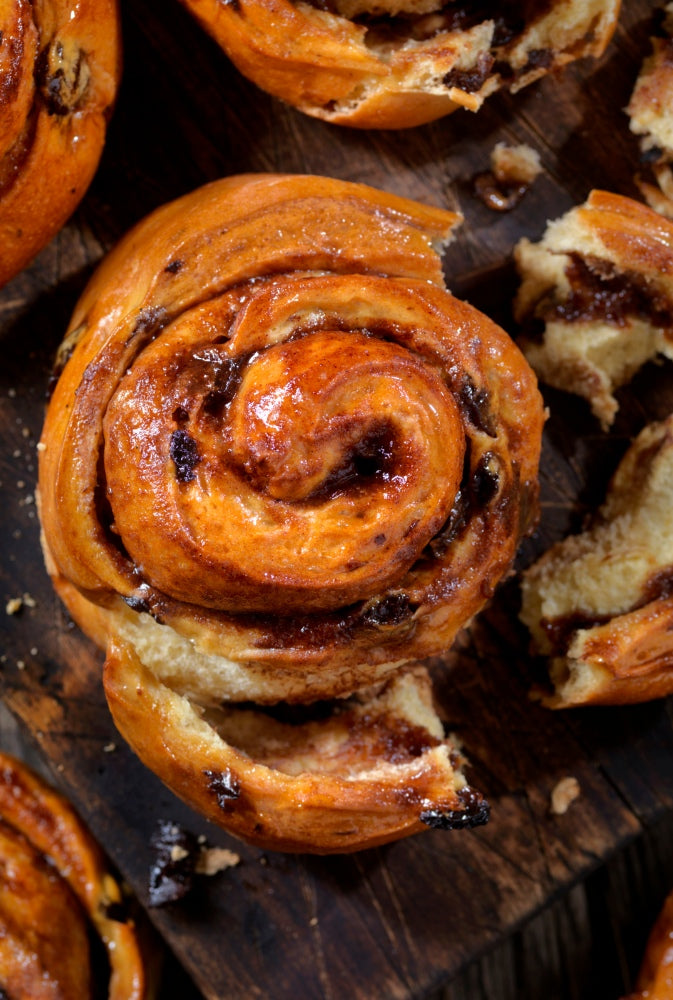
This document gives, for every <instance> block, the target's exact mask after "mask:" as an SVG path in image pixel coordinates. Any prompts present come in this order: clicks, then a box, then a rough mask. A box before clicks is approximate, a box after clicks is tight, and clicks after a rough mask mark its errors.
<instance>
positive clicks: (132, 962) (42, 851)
mask: <svg viewBox="0 0 673 1000" xmlns="http://www.w3.org/2000/svg"><path fill="white" fill-rule="evenodd" d="M89 927H91V928H93V930H94V932H95V934H96V935H97V937H99V938H100V941H101V942H102V944H103V946H104V948H105V952H106V955H107V966H108V968H107V969H106V967H105V963H101V962H100V961H96V960H95V958H94V955H93V954H92V949H91V943H90V931H89ZM147 969H148V966H147V963H146V955H145V954H144V953H143V951H142V950H141V946H140V943H139V938H138V933H137V929H136V926H135V924H134V921H133V919H132V918H131V916H130V914H129V912H128V907H127V902H126V900H125V899H124V897H123V895H122V891H121V889H120V887H119V884H118V883H117V881H116V879H115V878H114V877H113V876H112V874H111V873H110V872H109V871H108V867H107V864H106V862H105V859H104V858H103V856H102V854H101V852H100V849H99V848H98V846H97V844H96V843H95V842H94V841H93V839H92V837H91V835H90V834H89V833H88V831H87V830H86V829H85V828H84V827H83V825H82V823H81V821H80V820H79V818H78V817H77V816H76V814H75V813H74V811H73V809H72V808H71V806H70V805H69V804H68V802H66V800H65V799H64V798H62V797H61V796H60V795H58V794H57V793H56V792H55V791H54V790H53V789H51V788H49V787H48V786H47V785H46V784H45V783H44V782H43V781H42V779H41V778H38V776H37V775H36V774H34V773H33V772H32V771H30V770H29V769H28V768H27V767H26V766H25V765H23V764H21V763H20V762H19V761H18V760H16V759H14V758H13V757H11V756H9V755H8V754H5V753H0V992H1V993H2V996H7V997H11V998H12V1000H42V998H44V1000H47V998H50V1000H51V998H55V997H63V998H66V1000H71V998H75V997H82V998H83V997H90V996H93V995H94V992H95V995H96V996H99V995H102V994H101V993H100V988H101V986H102V985H103V984H104V981H105V980H107V981H108V982H109V985H108V989H107V996H109V997H110V1000H149V998H150V997H152V996H155V989H154V987H155V985H156V983H154V982H151V981H150V980H151V979H152V977H151V976H149V975H148V972H147Z"/></svg>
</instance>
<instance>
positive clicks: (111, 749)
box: [103, 743, 117, 753]
mask: <svg viewBox="0 0 673 1000" xmlns="http://www.w3.org/2000/svg"><path fill="white" fill-rule="evenodd" d="M116 749H117V744H116V743H106V744H105V746H104V747H103V753H113V752H114V751H115V750H116Z"/></svg>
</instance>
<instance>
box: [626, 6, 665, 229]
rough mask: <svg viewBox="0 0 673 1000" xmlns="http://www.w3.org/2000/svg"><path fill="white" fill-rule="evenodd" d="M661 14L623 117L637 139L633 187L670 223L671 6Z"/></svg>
mask: <svg viewBox="0 0 673 1000" xmlns="http://www.w3.org/2000/svg"><path fill="white" fill-rule="evenodd" d="M664 12H665V17H664V22H663V25H662V34H661V35H658V36H657V37H655V38H653V39H652V54H651V55H650V56H648V58H647V59H645V61H644V62H643V65H642V68H641V70H640V73H639V74H638V79H637V80H636V85H635V87H634V89H633V94H632V95H631V100H630V101H629V104H628V107H627V109H626V113H627V115H628V116H629V125H630V128H631V131H632V132H634V133H635V134H636V135H637V136H639V137H640V149H641V159H642V161H643V167H642V171H641V172H640V174H639V175H638V176H637V177H636V183H637V184H638V187H639V188H640V191H641V193H642V195H643V197H644V198H645V200H646V201H647V203H648V205H649V206H650V207H651V208H653V209H654V210H655V211H656V212H660V213H661V214H662V215H665V216H666V218H668V219H673V170H672V169H671V165H672V164H673V3H669V4H667V5H666V6H665V7H664Z"/></svg>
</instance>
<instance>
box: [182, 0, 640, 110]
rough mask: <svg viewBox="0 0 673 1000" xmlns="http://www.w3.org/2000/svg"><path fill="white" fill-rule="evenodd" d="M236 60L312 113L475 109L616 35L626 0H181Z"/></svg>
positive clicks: (598, 47) (592, 51)
mask: <svg viewBox="0 0 673 1000" xmlns="http://www.w3.org/2000/svg"><path fill="white" fill-rule="evenodd" d="M183 3H184V4H185V6H186V7H187V8H188V9H189V10H190V11H191V12H192V13H193V14H194V15H195V16H196V18H197V19H198V20H199V22H200V23H201V24H202V25H203V27H204V28H205V29H206V31H208V32H209V33H210V34H211V35H212V36H213V38H214V39H215V40H216V41H217V42H218V44H219V45H221V46H222V48H223V49H224V50H225V52H226V53H227V55H228V56H229V57H230V59H231V60H232V61H233V62H234V63H235V64H236V66H237V67H238V69H239V70H240V71H241V72H242V73H243V74H244V75H245V76H247V77H248V78H249V79H251V80H252V81H253V82H254V83H256V84H257V85H258V86H260V87H262V89H264V90H266V91H268V92H269V93H270V94H274V95H275V96H276V97H280V98H282V99H283V100H284V101H287V102H288V103H289V104H292V105H294V106H295V107H297V108H299V109H300V110H301V111H304V112H306V113H307V114H310V115H314V116H315V117H317V118H323V119H325V120H326V121H330V122H334V123H336V124H338V125H350V126H356V127H358V128H405V127H408V126H412V125H421V124H423V123H424V122H429V121H432V120H433V119H435V118H441V117H442V116H443V115H446V114H449V113H450V112H451V111H454V110H455V109H456V108H459V107H463V108H467V109H469V110H470V111H476V110H477V109H478V108H479V107H480V106H481V104H482V103H483V101H484V99H485V98H486V97H488V96H489V94H492V93H493V92H494V91H496V90H498V89H499V88H501V87H506V88H508V89H509V90H511V91H516V90H519V89H520V88H521V87H524V86H526V85H527V84H529V83H531V82H532V81H533V80H537V79H538V78H539V77H541V76H543V75H544V74H545V73H548V72H550V71H551V70H555V69H558V68H559V67H561V66H564V65H565V64H566V63H568V62H571V61H572V60H574V59H577V58H579V57H581V56H589V55H591V56H598V55H600V54H601V53H602V52H603V50H604V49H605V47H606V45H607V44H608V42H609V40H610V38H611V36H612V32H613V31H614V27H615V24H616V21H617V16H618V13H619V6H620V5H619V0H552V2H550V3H533V4H528V5H524V6H516V5H511V6H510V7H509V8H503V7H502V5H498V4H485V5H484V4H477V3H460V2H458V3H455V2H450V3H443V2H442V0H314V2H313V3H308V2H303V0H299V2H293V0H235V2H230V3H222V2H221V0H183Z"/></svg>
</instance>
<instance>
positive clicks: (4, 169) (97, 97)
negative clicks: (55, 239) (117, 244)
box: [0, 0, 120, 285]
mask: <svg viewBox="0 0 673 1000" xmlns="http://www.w3.org/2000/svg"><path fill="white" fill-rule="evenodd" d="M0 38H2V44H0V285H3V284H5V282H7V281H9V279H10V278H12V277H13V276H14V275H15V274H17V273H18V271H20V270H21V268H22V267H24V266H25V265H26V264H27V263H28V262H29V261H30V260H31V259H32V258H33V257H34V256H35V254H36V253H37V252H38V251H39V250H41V249H42V247H43V246H45V245H46V244H47V243H48V242H49V240H50V239H51V238H52V236H54V235H55V234H56V233H57V232H58V230H59V229H60V228H61V226H62V225H63V224H64V223H65V221H66V219H67V218H68V217H69V216H70V215H71V214H72V212H73V211H74V209H75V207H76V206H77V205H78V204H79V202H80V200H81V198H82V197H83V195H84V192H85V191H86V189H87V187H88V185H89V182H90V181H91V179H92V177H93V175H94V172H95V170H96V167H97V166H98V161H99V159H100V155H101V152H102V149H103V143H104V141H105V128H106V124H107V119H108V117H109V114H110V111H111V108H112V104H113V101H114V98H115V94H116V90H117V84H118V79H119V72H120V39H119V26H118V15H117V4H116V0H80V2H79V3H77V4H72V3H66V2H65V0H46V2H43V3H28V2H26V0H7V2H5V3H3V5H2V9H1V10H0Z"/></svg>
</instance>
